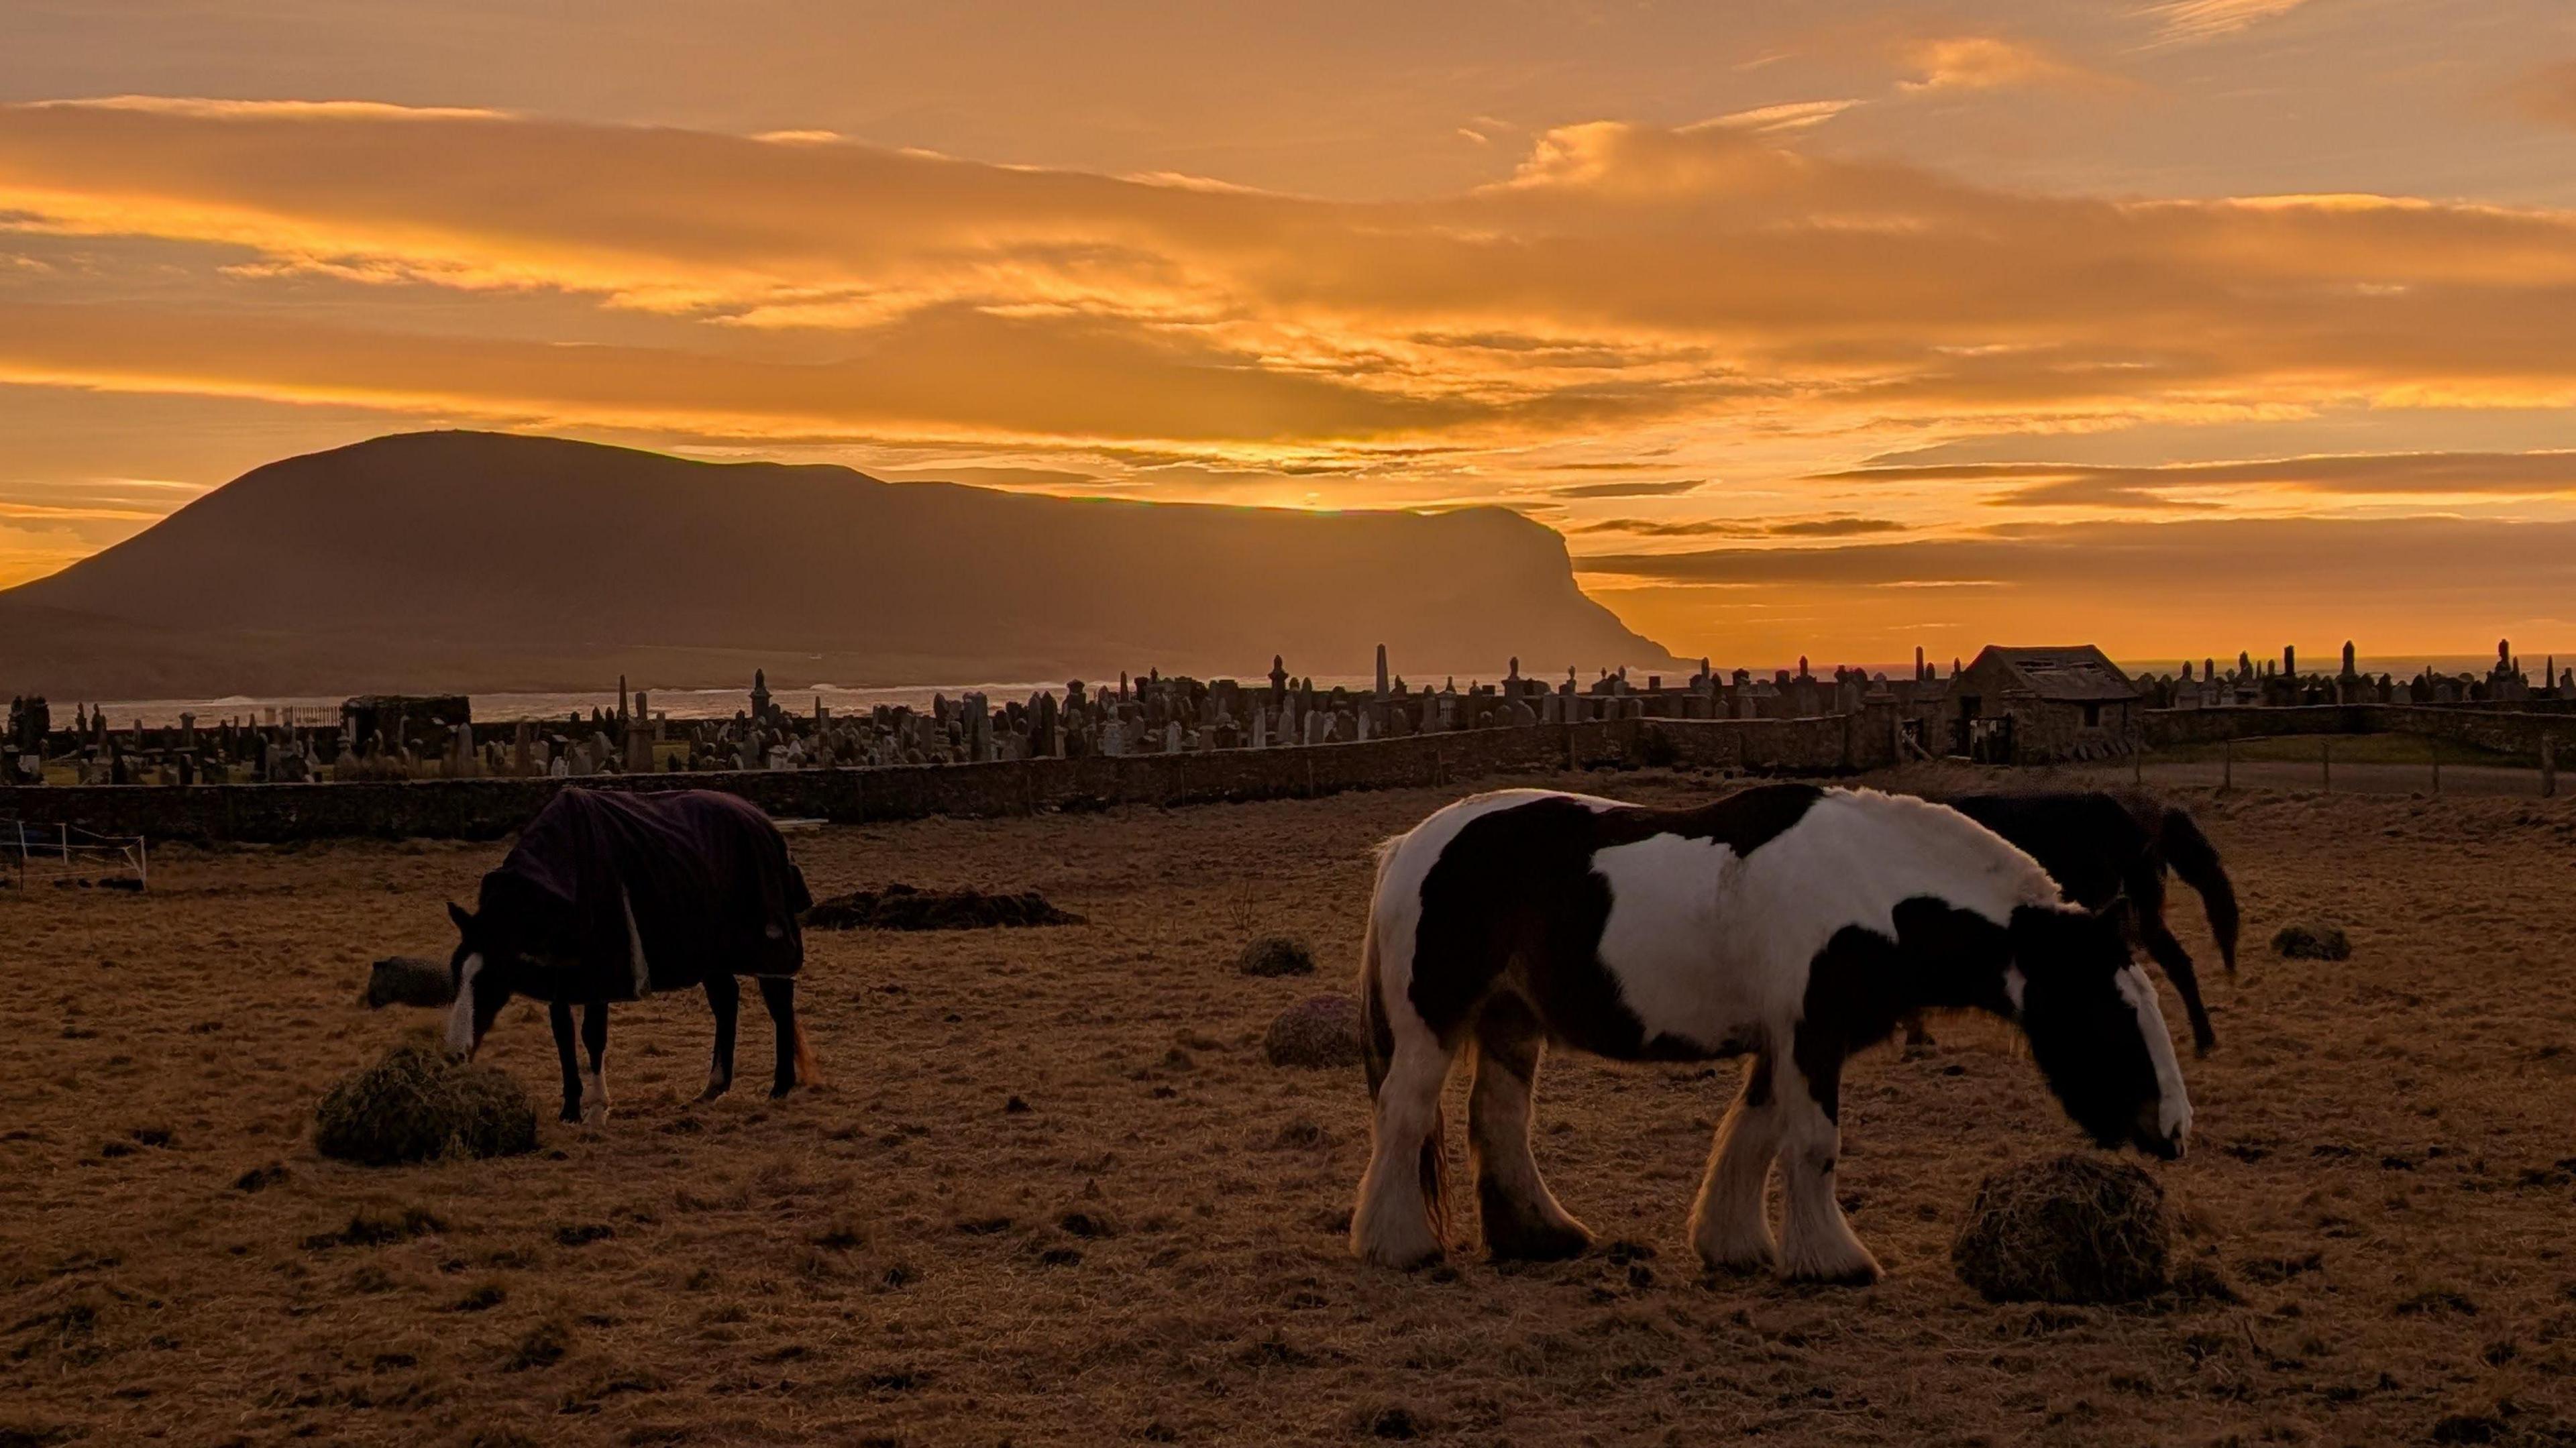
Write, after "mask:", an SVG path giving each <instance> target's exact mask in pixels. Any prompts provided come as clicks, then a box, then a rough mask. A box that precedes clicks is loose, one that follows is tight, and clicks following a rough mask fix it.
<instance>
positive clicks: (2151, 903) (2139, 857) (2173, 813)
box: [1907, 790, 2238, 1055]
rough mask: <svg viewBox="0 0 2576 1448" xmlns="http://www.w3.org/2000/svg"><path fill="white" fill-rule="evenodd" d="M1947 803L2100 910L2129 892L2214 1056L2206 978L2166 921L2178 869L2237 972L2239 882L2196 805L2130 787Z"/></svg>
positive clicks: (2144, 933) (1913, 1035)
mask: <svg viewBox="0 0 2576 1448" xmlns="http://www.w3.org/2000/svg"><path fill="white" fill-rule="evenodd" d="M1941 802H1942V803H1943V804H1946V805H1948V806H1949V807H1950V808H1952V809H1955V810H1957V811H1958V812H1959V813H1961V814H1963V815H1966V816H1967V817H1968V818H1970V819H1972V820H1975V821H1976V822H1977V823H1979V824H1981V825H1984V826H1985V827H1986V828H1987V829H1990V830H1993V831H1994V832H1995V833H1996V834H1999V835H2001V836H2003V837H2004V838H2005V839H2007V840H2010V841H2012V842H2013V843H2014V844H2016V845H2018V846H2020V847H2021V848H2022V850H2023V851H2024V852H2026V853H2027V854H2029V855H2030V857H2031V858H2032V859H2035V860H2037V861H2039V864H2040V868H2042V869H2044V870H2046V871H2048V873H2049V876H2050V878H2052V879H2054V880H2056V881H2057V884H2058V888H2059V889H2062V890H2064V891H2065V892H2066V898H2067V899H2069V900H2072V901H2075V902H2076V903H2077V904H2079V905H2089V906H2091V907H2093V908H2094V909H2096V910H2098V909H2101V908H2102V907H2104V906H2106V905H2108V904H2110V903H2111V902H2112V901H2113V900H2116V899H2118V898H2120V897H2121V896H2124V895H2125V896H2127V897H2128V900H2129V903H2130V905H2131V906H2132V907H2134V908H2133V909H2132V910H2131V911H2130V913H2129V922H2130V925H2131V927H2132V928H2133V929H2135V930H2136V931H2137V934H2138V943H2139V944H2141V945H2143V946H2145V947H2146V950H2147V954H2148V955H2149V956H2151V957H2153V958H2154V960H2155V962H2156V964H2157V965H2159V966H2161V967H2163V969H2164V973H2165V978H2166V979H2167V980H2170V981H2172V982H2173V985H2174V992H2175V994H2177V995H2179V996H2181V997H2182V1005H2183V1010H2184V1012H2185V1013H2186V1014H2188V1015H2189V1016H2190V1017H2191V1039H2192V1043H2193V1044H2194V1045H2195V1046H2197V1047H2198V1048H2199V1049H2200V1051H2201V1053H2202V1054H2204V1055H2206V1054H2207V1053H2208V1051H2209V1048H2210V1047H2212V1046H2214V1045H2216V1044H2218V1035H2217V1033H2216V1032H2215V1031H2212V1030H2211V1029H2210V1027H2209V1012H2208V1010H2207V1009H2206V1008H2204V1007H2203V1006H2202V1005H2201V1003H2200V976H2199V973H2198V971H2197V970H2196V969H2195V968H2194V967H2193V965H2192V960H2191V952H2190V951H2187V950H2185V949H2183V948H2182V942H2181V941H2179V940H2176V939H2175V938H2174V933H2173V931H2172V930H2170V929H2168V928H2167V927H2166V925H2165V874H2166V872H2167V871H2168V870H2170V871H2171V872H2172V873H2174V874H2176V875H2179V876H2181V877H2182V882H2183V883H2184V884H2186V885H2189V886H2190V887H2191V888H2192V889H2193V890H2195V891H2197V892H2199V895H2200V904H2201V908H2202V909H2203V910H2205V911H2207V912H2208V915H2209V933H2210V934H2211V935H2212V936H2214V937H2216V938H2217V940H2218V954H2219V958H2220V959H2221V960H2222V961H2223V962H2224V963H2225V964H2226V967H2227V973H2228V974H2229V975H2234V974H2235V973H2236V934H2237V929H2238V920H2237V913H2236V887H2235V885H2234V883H2233V882H2231V881H2230V880H2229V879H2228V878H2227V867H2226V866H2225V865H2222V864H2220V863H2219V859H2218V851H2217V849H2216V848H2215V847H2213V846H2212V845H2211V844H2210V843H2209V837H2208V836H2206V835H2203V834H2202V833H2201V832H2200V826H2199V824H2197V823H2196V822H2195V821H2194V820H2193V819H2192V817H2191V812H2190V811H2189V810H2186V809H2183V808H2181V807H2180V806H2178V805H2169V804H2167V803H2165V802H2164V801H2163V800H2160V799H2157V798H2155V797H2154V796H2152V795H2147V794H2141V793H2137V792H2134V791H2126V790H2124V791H2120V792H2117V793H2102V792H2048V793H2041V792H2033V793H2028V794H2011V793H2005V794H1971V795H1962V796H1959V797H1957V798H1954V799H1945V800H1943V801H1941ZM1920 1039H1922V1037H1921V1033H1920V1031H1919V1030H1909V1032H1908V1035H1907V1040H1908V1041H1909V1042H1914V1041H1918V1040H1920Z"/></svg>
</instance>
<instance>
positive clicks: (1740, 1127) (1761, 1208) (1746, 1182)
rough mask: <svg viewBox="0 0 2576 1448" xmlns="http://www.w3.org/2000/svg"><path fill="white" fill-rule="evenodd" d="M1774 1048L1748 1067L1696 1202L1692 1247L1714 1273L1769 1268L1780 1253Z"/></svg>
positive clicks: (1721, 1127) (1719, 1131)
mask: <svg viewBox="0 0 2576 1448" xmlns="http://www.w3.org/2000/svg"><path fill="white" fill-rule="evenodd" d="M1771 1078H1772V1057H1771V1053H1770V1052H1768V1051H1764V1052H1761V1053H1759V1054H1757V1055H1755V1056H1754V1058H1753V1060H1752V1063H1751V1064H1750V1065H1748V1066H1746V1067H1745V1069H1744V1085H1743V1086H1742V1087H1741V1088H1739V1089H1738V1090H1737V1091H1736V1093H1735V1103H1734V1104H1733V1105H1731V1106H1729V1107H1727V1108H1726V1119H1725V1120H1723V1121H1720V1122H1719V1123H1718V1124H1717V1147H1716V1149H1715V1150H1713V1151H1711V1152H1710V1153H1709V1157H1708V1174H1707V1175H1706V1176H1704V1177H1702V1178H1701V1179H1700V1184H1699V1199H1698V1200H1697V1201H1694V1202H1693V1203H1691V1213H1690V1239H1691V1246H1692V1247H1693V1248H1695V1249H1697V1250H1698V1252H1699V1260H1700V1261H1701V1262H1702V1263H1703V1264H1705V1265H1706V1266H1707V1267H1708V1269H1709V1270H1710V1271H1712V1272H1720V1271H1723V1272H1767V1271H1769V1270H1771V1268H1772V1266H1773V1265H1774V1263H1776V1262H1777V1260H1778V1257H1779V1247H1778V1246H1777V1244H1775V1243H1774V1242H1773V1241H1772V1239H1771V1221H1770V1209H1769V1205H1768V1203H1767V1202H1766V1201H1765V1200H1764V1195H1765V1191H1766V1189H1767V1188H1768V1187H1769V1186H1770V1183H1771V1159H1772V1158H1773V1157H1774V1156H1777V1155H1778V1154H1779V1150H1780V1109H1779V1103H1778V1101H1777V1100H1776V1099H1775V1095H1774V1088H1773V1082H1772V1079H1771Z"/></svg>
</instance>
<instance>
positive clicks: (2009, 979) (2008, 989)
mask: <svg viewBox="0 0 2576 1448" xmlns="http://www.w3.org/2000/svg"><path fill="white" fill-rule="evenodd" d="M2029 988H2030V977H2028V976H2026V975H2023V974H2022V973H2021V967H2020V966H2018V965H2007V966H2005V967H2004V999H2006V1000H2008V1001H2011V1002H2012V1008H2013V1019H2014V1020H2016V1021H2017V1020H2020V1019H2021V997H2022V992H2023V991H2025V990H2028V989H2029Z"/></svg>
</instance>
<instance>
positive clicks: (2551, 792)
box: [2540, 734, 2558, 799]
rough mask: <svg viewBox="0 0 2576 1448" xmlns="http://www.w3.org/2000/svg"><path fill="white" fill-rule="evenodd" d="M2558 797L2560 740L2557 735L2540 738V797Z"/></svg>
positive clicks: (2545, 735) (2544, 735) (2546, 735)
mask: <svg viewBox="0 0 2576 1448" xmlns="http://www.w3.org/2000/svg"><path fill="white" fill-rule="evenodd" d="M2557 796H2558V740H2557V737H2556V736H2555V735H2549V734H2543V735H2541V736H2540V797H2541V798H2542V799H2555V798H2557Z"/></svg>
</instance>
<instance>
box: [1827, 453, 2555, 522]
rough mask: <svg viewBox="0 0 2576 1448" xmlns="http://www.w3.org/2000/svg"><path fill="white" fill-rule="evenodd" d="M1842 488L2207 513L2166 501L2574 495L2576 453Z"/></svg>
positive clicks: (2003, 469) (2323, 461)
mask: <svg viewBox="0 0 2576 1448" xmlns="http://www.w3.org/2000/svg"><path fill="white" fill-rule="evenodd" d="M1813 476H1814V480H1816V481H1819V482H1842V483H1905V484H1920V483H2006V484H2015V485H2018V486H2016V487H2015V488H2013V489H2012V490H2011V491H2008V492H2005V493H2002V494H2000V495H1998V496H1996V497H1995V498H1994V499H1993V500H1992V501H1995V502H2000V503H2014V504H2022V505H2055V506H2062V505H2080V506H2086V507H2127V508H2160V509H2161V508H2177V507H2208V506H2211V505H2210V504H2209V503H2207V502H2205V501H2204V502H2192V501H2189V500H2185V499H2178V498H2174V497H2171V496H2169V493H2171V492H2173V491H2190V490H2198V489H2244V488H2277V489H2284V490H2288V491H2291V492H2295V493H2302V494H2310V495H2330V496H2337V497H2387V496H2419V495H2420V496H2433V497H2442V496H2488V497H2516V498H2542V497H2568V496H2576V451H2541V452H2510V453H2507V452H2426V453H2345V454H2332V455H2325V456H2316V457H2291V458H2262V459H2249V460H2242V461H2230V462H2214V463H2169V464H2162V465H2157V466H2116V465H2109V464H2099V463H2047V462H1994V463H1927V464H1912V465H1897V466H1882V467H1866V468H1848V469H1843V470H1839V471H1835V472H1827V473H1818V474H1815V475H1813Z"/></svg>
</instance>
